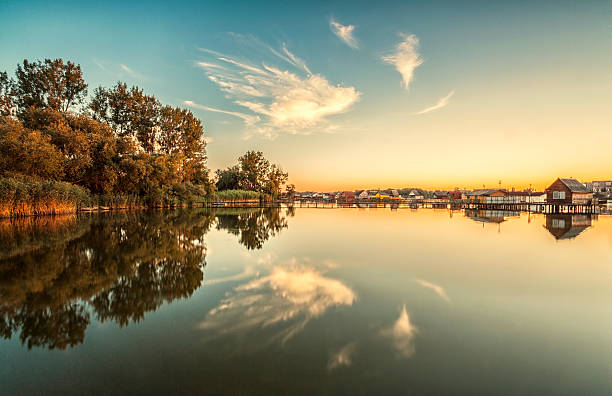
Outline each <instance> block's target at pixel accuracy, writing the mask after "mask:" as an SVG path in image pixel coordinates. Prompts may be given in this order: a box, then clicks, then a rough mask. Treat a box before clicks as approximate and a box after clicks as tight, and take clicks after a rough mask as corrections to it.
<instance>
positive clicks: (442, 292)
mask: <svg viewBox="0 0 612 396" xmlns="http://www.w3.org/2000/svg"><path fill="white" fill-rule="evenodd" d="M414 281H415V282H417V283H418V284H419V285H421V286H423V287H425V288H427V289H431V290H433V291H434V292H435V293H436V294H437V295H438V296H440V297H442V298H443V299H445V300H446V301H448V302H450V298H449V297H448V295H447V294H446V290H444V288H443V287H442V286H440V285H436V284H435V283H431V282H427V281H425V280H422V279H415V280H414Z"/></svg>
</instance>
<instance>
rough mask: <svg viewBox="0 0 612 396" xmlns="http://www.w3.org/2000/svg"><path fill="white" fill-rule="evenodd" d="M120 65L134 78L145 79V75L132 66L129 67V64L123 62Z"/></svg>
mask: <svg viewBox="0 0 612 396" xmlns="http://www.w3.org/2000/svg"><path fill="white" fill-rule="evenodd" d="M119 67H120V68H121V70H123V71H124V72H126V73H127V74H129V75H130V76H132V77H133V78H136V79H139V80H144V79H145V76H144V75H142V74H140V73H138V72H136V71H134V70H133V69H132V68H130V67H128V66H127V65H124V64H123V63H121V64H120V65H119Z"/></svg>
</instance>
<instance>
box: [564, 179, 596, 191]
mask: <svg viewBox="0 0 612 396" xmlns="http://www.w3.org/2000/svg"><path fill="white" fill-rule="evenodd" d="M559 180H560V181H561V183H563V184H565V186H566V187H567V188H569V189H570V191H571V192H583V193H590V192H592V191H591V190H589V189H588V188H587V187H586V186H585V185H584V184H582V183H580V182H579V181H578V180H576V179H562V178H559Z"/></svg>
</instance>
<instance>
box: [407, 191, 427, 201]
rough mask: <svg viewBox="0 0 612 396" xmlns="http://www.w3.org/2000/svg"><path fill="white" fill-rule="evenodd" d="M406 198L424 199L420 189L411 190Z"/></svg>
mask: <svg viewBox="0 0 612 396" xmlns="http://www.w3.org/2000/svg"><path fill="white" fill-rule="evenodd" d="M408 199H414V200H420V199H424V197H423V194H421V192H420V191H417V190H412V191H410V193H409V194H408Z"/></svg>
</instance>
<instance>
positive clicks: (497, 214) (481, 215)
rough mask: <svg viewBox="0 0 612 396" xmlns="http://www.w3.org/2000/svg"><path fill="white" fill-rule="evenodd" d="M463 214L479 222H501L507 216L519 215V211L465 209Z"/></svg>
mask: <svg viewBox="0 0 612 396" xmlns="http://www.w3.org/2000/svg"><path fill="white" fill-rule="evenodd" d="M465 215H466V216H467V217H469V218H470V219H472V220H474V221H477V222H479V223H498V224H499V223H503V222H504V221H506V220H507V218H509V217H520V215H521V212H517V211H511V210H490V209H466V210H465Z"/></svg>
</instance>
